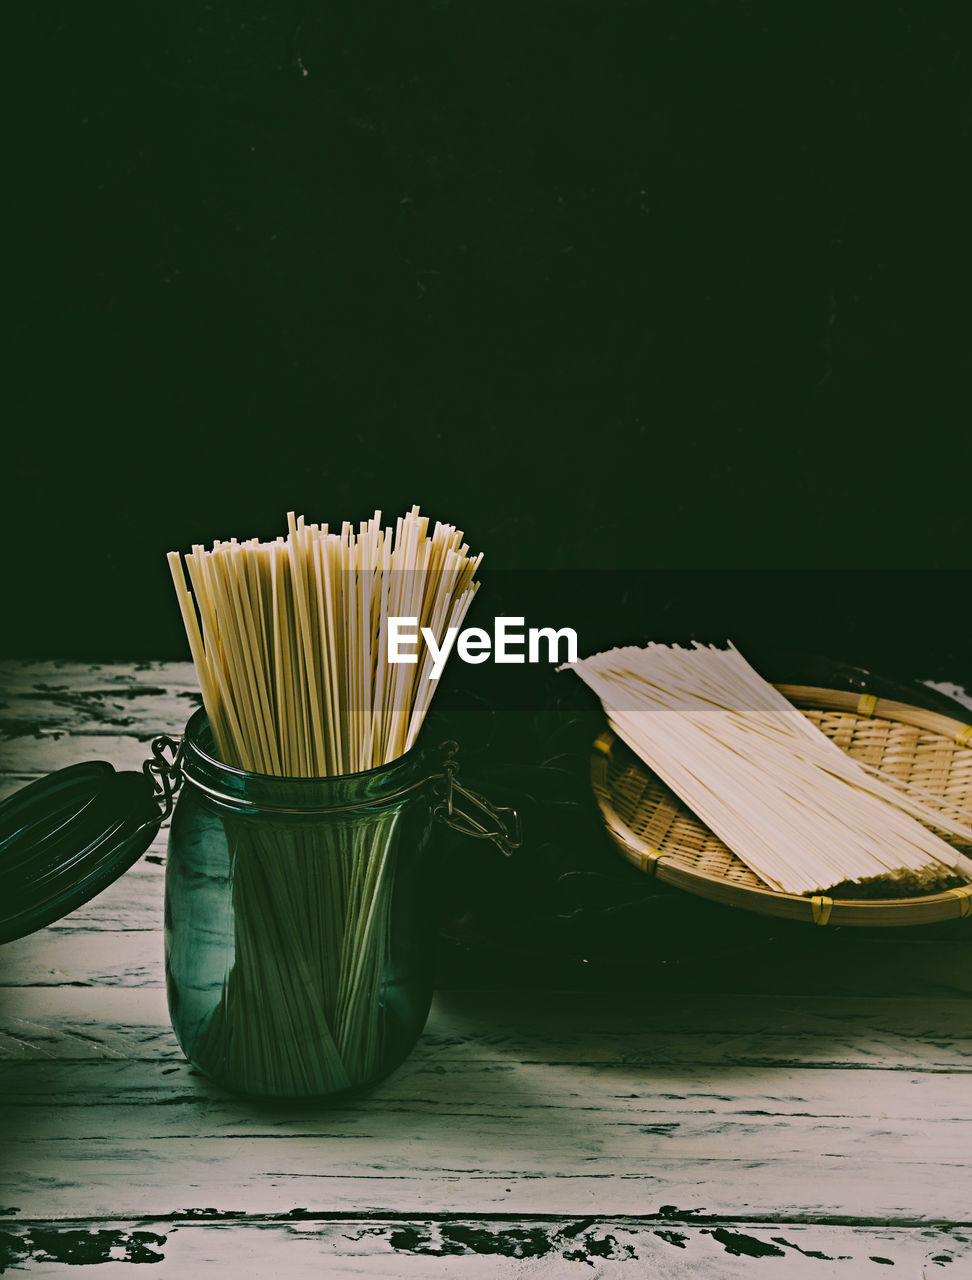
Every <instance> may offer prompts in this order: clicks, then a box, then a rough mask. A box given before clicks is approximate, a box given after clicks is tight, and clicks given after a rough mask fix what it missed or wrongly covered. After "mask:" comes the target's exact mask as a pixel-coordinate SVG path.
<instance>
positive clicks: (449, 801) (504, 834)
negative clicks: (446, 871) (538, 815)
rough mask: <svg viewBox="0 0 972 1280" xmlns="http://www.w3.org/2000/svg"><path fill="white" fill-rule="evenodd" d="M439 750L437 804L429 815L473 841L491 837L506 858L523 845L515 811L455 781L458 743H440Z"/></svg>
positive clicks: (518, 818)
mask: <svg viewBox="0 0 972 1280" xmlns="http://www.w3.org/2000/svg"><path fill="white" fill-rule="evenodd" d="M439 750H440V751H441V752H442V753H443V756H442V776H441V778H440V779H438V780H437V781H436V783H435V789H436V793H437V794H438V796H439V803H438V804H437V805H436V806H435V808H434V809H433V810H432V813H433V816H434V817H436V818H437V819H438V820H439V821H440V822H442V823H444V824H445V825H446V826H447V827H451V828H452V830H453V831H459V832H461V833H462V835H464V836H470V837H471V838H472V839H473V840H491V841H492V842H493V844H495V845H496V847H497V849H499V851H500V852H501V853H503V854H505V855H506V857H507V858H508V857H509V856H510V854H512V853H513V851H514V850H515V849H519V848H520V846H521V845H522V844H523V831H522V826H521V823H520V815H519V813H517V811H516V809H514V808H512V807H511V806H509V805H494V804H490V802H489V801H488V800H487V799H486V797H485V796H481V795H479V793H478V792H476V791H470V790H469V789H468V787H464V786H462V784H461V783H459V782H457V781H456V774H457V773H458V772H459V761H458V760H457V758H456V757H457V755H458V752H459V745H458V743H456V742H452V741H449V742H442V743H440V744H439ZM460 802H462V803H460ZM463 806H465V807H463Z"/></svg>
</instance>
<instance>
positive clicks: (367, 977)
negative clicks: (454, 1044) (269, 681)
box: [165, 712, 442, 1098]
mask: <svg viewBox="0 0 972 1280" xmlns="http://www.w3.org/2000/svg"><path fill="white" fill-rule="evenodd" d="M439 763H440V762H439V759H438V758H437V757H430V756H429V755H428V754H427V753H426V752H424V751H423V750H422V749H421V748H419V747H416V748H413V749H412V750H411V751H409V752H408V753H407V754H406V755H404V756H402V757H401V758H400V759H398V760H396V761H394V762H393V763H391V764H389V765H385V766H383V767H381V768H378V769H371V770H369V771H368V772H364V773H356V774H347V775H343V776H340V777H333V778H276V777H269V776H267V775H265V774H254V773H248V772H245V771H243V770H240V769H234V768H230V767H229V766H227V765H224V764H222V763H220V761H219V760H217V759H216V756H215V750H214V747H213V742H212V736H211V734H210V731H209V726H208V722H207V720H206V717H205V714H204V713H203V712H198V713H197V714H196V715H194V716H193V718H192V719H191V720H190V721H189V724H188V725H187V727H186V733H185V737H184V739H183V746H182V758H181V768H182V777H183V781H184V784H185V785H183V787H182V789H181V792H180V794H179V798H178V802H177V803H176V807H175V812H174V814H173V818H172V826H171V830H170V834H169V850H168V860H167V867H166V884H165V946H166V983H167V988H168V997H169V1011H170V1015H171V1018H172V1025H173V1027H174V1028H175V1032H176V1035H177V1036H178V1039H179V1043H180V1044H181V1046H182V1048H183V1051H184V1052H185V1054H186V1057H187V1058H188V1059H189V1060H190V1062H192V1063H193V1064H194V1065H195V1066H196V1067H198V1068H199V1069H200V1070H201V1071H202V1072H204V1073H205V1074H206V1075H207V1076H209V1077H210V1078H211V1079H213V1080H214V1081H216V1082H217V1083H219V1084H221V1085H223V1086H225V1087H227V1088H229V1089H232V1090H234V1091H236V1092H239V1093H243V1094H248V1095H252V1096H259V1097H269V1098H333V1097H340V1096H341V1095H343V1094H347V1093H348V1092H349V1091H351V1090H357V1089H360V1088H363V1087H365V1086H367V1085H370V1084H373V1083H375V1082H377V1081H378V1080H380V1079H382V1077H384V1076H386V1075H388V1073H389V1072H390V1071H392V1070H394V1068H395V1067H396V1066H398V1065H399V1064H400V1063H401V1062H402V1061H403V1060H404V1058H405V1057H406V1056H407V1055H408V1053H409V1052H410V1051H411V1049H412V1048H413V1046H414V1045H415V1042H416V1040H417V1039H418V1037H419V1035H420V1034H421V1032H422V1028H423V1026H424V1024H425V1019H426V1017H427V1015H428V1010H429V1004H430V1001H431V996H432V982H433V967H434V955H433V947H434V943H435V937H436V929H435V920H434V903H435V894H434V876H433V875H432V871H433V867H432V861H431V857H430V835H431V831H432V824H433V810H434V808H435V806H436V803H437V800H436V795H435V794H434V790H433V788H434V780H435V779H436V778H441V777H442V773H441V769H440V768H439Z"/></svg>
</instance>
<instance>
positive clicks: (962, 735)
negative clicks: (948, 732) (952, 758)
mask: <svg viewBox="0 0 972 1280" xmlns="http://www.w3.org/2000/svg"><path fill="white" fill-rule="evenodd" d="M970 738H972V724H966V725H963V726H962V728H961V729H959V731H958V733H957V734H956V735H955V741H956V742H957V743H958V745H959V746H960V747H965V746H968V742H969V739H970Z"/></svg>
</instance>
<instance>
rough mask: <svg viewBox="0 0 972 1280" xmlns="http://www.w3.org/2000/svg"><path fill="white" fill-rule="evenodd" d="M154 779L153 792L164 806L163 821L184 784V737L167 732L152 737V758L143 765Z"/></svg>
mask: <svg viewBox="0 0 972 1280" xmlns="http://www.w3.org/2000/svg"><path fill="white" fill-rule="evenodd" d="M142 769H143V771H144V772H145V774H146V776H147V777H149V778H151V780H152V788H153V793H154V795H155V798H156V800H158V801H159V804H160V806H161V808H162V821H163V822H164V821H165V820H166V818H168V817H170V816H171V814H172V808H173V805H174V804H175V797H176V793H177V792H178V790H179V788H180V787H181V786H182V739H181V738H170V737H169V735H168V734H167V733H163V734H160V735H159V737H157V738H153V739H152V758H151V760H146V761H145V763H144V764H143V765H142Z"/></svg>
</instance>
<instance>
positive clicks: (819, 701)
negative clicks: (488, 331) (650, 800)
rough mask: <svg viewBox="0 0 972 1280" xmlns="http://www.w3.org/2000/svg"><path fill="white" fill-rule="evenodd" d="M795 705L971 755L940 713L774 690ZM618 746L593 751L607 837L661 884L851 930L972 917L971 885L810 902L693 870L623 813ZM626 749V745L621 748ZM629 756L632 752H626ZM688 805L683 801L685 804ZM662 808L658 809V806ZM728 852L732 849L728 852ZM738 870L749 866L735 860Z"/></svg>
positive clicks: (808, 690) (955, 722) (883, 701)
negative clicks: (615, 773) (915, 733)
mask: <svg viewBox="0 0 972 1280" xmlns="http://www.w3.org/2000/svg"><path fill="white" fill-rule="evenodd" d="M775 687H776V688H777V689H778V690H779V691H780V692H781V693H782V694H783V695H784V697H786V698H788V699H789V701H790V702H792V703H793V704H794V706H796V707H799V708H801V709H812V710H815V711H840V712H844V713H846V714H849V715H851V716H856V717H857V718H859V719H862V720H889V721H892V722H896V723H899V724H905V725H910V726H912V727H915V728H918V729H922V730H925V731H927V732H930V733H933V734H936V735H938V736H940V737H942V738H943V739H945V740H946V741H948V742H950V743H951V744H952V745H953V748H954V751H955V753H956V754H957V753H958V752H959V751H968V752H970V754H972V747H970V745H969V744H970V742H972V724H969V723H967V722H965V721H962V720H959V719H958V718H956V717H952V716H947V715H944V714H943V713H941V712H938V711H928V710H926V709H925V708H923V707H917V706H913V705H912V704H910V703H905V702H897V701H894V700H892V699H887V698H877V697H875V696H874V695H873V694H868V693H857V692H851V691H845V690H839V689H828V688H822V687H819V686H816V685H798V684H777V685H776V686H775ZM618 742H619V739H618V737H617V735H616V734H615V733H614V732H613V730H611V729H605V730H604V732H603V733H601V734H600V735H599V737H598V738H597V739H596V740H595V742H594V744H593V748H592V752H591V762H590V776H591V787H592V789H593V791H594V796H595V798H596V800H597V804H598V807H599V809H600V812H601V818H602V820H603V822H604V824H605V826H606V828H607V831H608V834H609V835H610V837H611V839H612V840H613V842H614V843H615V845H616V846H617V847H618V849H619V851H620V852H621V853H622V854H623V855H624V857H626V858H627V859H628V861H630V862H632V863H634V864H635V865H636V866H638V867H639V868H640V869H641V870H642V871H645V872H647V873H649V874H652V875H654V876H655V877H657V879H659V880H662V881H665V882H666V883H668V884H671V885H674V886H675V887H677V888H680V889H684V890H686V891H687V892H689V893H694V894H696V895H698V896H700V897H703V898H708V899H710V900H712V901H716V902H721V903H724V904H726V905H729V906H737V907H741V908H743V909H745V910H749V911H754V912H756V913H758V914H760V915H771V916H778V917H781V918H785V919H791V920H803V921H806V922H809V923H813V924H817V925H850V926H858V927H860V926H869V927H880V928H886V927H899V926H907V925H919V924H931V923H935V922H938V921H942V920H950V919H956V918H957V917H962V916H968V915H972V884H965V885H962V886H959V887H958V888H953V889H945V890H939V891H937V892H934V893H928V894H923V895H921V896H918V897H910V898H867V899H860V898H830V897H827V896H826V895H824V894H819V895H816V896H814V897H804V896H802V895H799V894H790V893H783V892H781V891H779V890H776V889H772V888H770V887H769V886H768V885H763V886H755V885H741V884H736V883H732V882H731V881H729V880H727V879H726V877H725V875H715V874H713V873H711V872H708V871H702V870H700V869H698V868H695V867H693V866H692V865H691V864H690V861H689V858H690V857H691V855H690V854H685V855H680V854H679V852H678V851H677V850H671V851H665V852H663V853H662V852H660V851H659V850H657V849H655V848H653V847H652V846H651V845H650V844H649V843H648V842H647V841H646V840H645V839H643V838H642V837H641V836H640V835H638V833H637V832H635V831H633V830H632V829H631V827H630V826H629V825H628V823H627V822H625V820H624V819H623V818H622V817H621V815H620V814H619V813H618V811H617V808H616V807H615V803H614V796H613V794H612V791H611V787H610V782H609V765H610V763H611V759H612V750H613V748H614V746H615V744H616V743H618ZM622 745H623V744H622ZM625 750H626V751H627V750H628V748H626V747H625ZM631 759H632V761H633V762H635V765H636V767H637V768H638V769H640V770H641V771H642V772H643V773H644V775H645V776H646V777H647V778H654V777H656V776H657V775H655V774H653V773H652V771H651V770H650V769H649V768H648V766H647V765H646V764H644V763H643V762H642V761H640V760H639V759H638V757H637V756H636V755H634V753H633V752H632V753H631ZM679 804H681V801H679ZM654 807H655V809H657V807H658V805H657V803H656V804H655V806H654ZM682 809H683V810H685V812H686V813H687V816H688V818H689V819H690V820H691V821H692V822H693V823H694V825H695V826H696V827H697V828H698V829H699V830H700V832H703V833H706V834H707V835H708V836H709V837H710V839H716V837H714V836H713V835H712V833H711V832H710V831H709V828H708V827H706V826H705V824H704V823H703V822H702V821H701V820H700V819H698V818H696V817H695V815H694V814H692V813H691V812H690V811H689V810H687V807H686V806H684V805H682ZM726 852H727V853H729V850H727V851H726ZM730 856H731V858H732V861H733V862H734V863H735V864H736V865H738V866H739V867H743V866H744V865H745V864H743V863H742V862H741V860H739V859H737V858H736V857H735V855H732V854H731V855H730Z"/></svg>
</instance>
